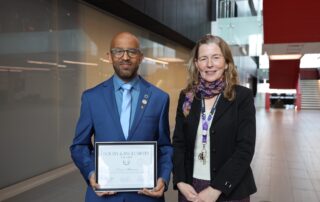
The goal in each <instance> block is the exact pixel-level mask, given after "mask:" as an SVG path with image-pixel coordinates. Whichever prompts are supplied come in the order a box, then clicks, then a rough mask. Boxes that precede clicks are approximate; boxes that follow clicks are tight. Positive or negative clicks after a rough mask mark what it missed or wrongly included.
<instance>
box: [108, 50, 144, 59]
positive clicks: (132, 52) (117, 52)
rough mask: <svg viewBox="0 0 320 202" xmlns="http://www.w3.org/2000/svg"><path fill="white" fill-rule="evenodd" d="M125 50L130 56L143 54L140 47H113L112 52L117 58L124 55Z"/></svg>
mask: <svg viewBox="0 0 320 202" xmlns="http://www.w3.org/2000/svg"><path fill="white" fill-rule="evenodd" d="M124 52H127V55H128V56H129V57H130V58H134V57H137V56H138V55H140V54H141V51H140V50H139V49H138V48H129V49H122V48H113V49H111V54H112V55H113V56H114V57H116V58H121V57H123V55H124Z"/></svg>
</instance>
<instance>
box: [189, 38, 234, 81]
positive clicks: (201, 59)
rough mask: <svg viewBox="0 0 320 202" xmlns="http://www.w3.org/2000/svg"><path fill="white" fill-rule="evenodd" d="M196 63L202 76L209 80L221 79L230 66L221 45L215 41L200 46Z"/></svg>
mask: <svg viewBox="0 0 320 202" xmlns="http://www.w3.org/2000/svg"><path fill="white" fill-rule="evenodd" d="M195 65H196V67H197V68H198V70H199V72H200V75H201V77H202V78H203V79H204V80H206V81H208V82H213V81H216V80H219V79H220V78H221V77H222V75H223V72H224V71H225V69H227V67H228V66H227V64H226V62H225V59H224V57H223V55H222V52H221V49H220V47H219V46H218V45H216V44H214V43H210V44H202V45H201V46H200V47H199V51H198V58H197V59H196V61H195Z"/></svg>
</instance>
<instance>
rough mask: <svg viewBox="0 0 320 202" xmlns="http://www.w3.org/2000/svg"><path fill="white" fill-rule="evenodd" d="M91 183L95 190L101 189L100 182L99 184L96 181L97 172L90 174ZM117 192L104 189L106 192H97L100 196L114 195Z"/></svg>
mask: <svg viewBox="0 0 320 202" xmlns="http://www.w3.org/2000/svg"><path fill="white" fill-rule="evenodd" d="M89 181H90V185H91V187H92V189H93V190H96V189H99V184H97V182H96V174H95V173H93V174H92V175H91V176H90V179H89ZM116 193H117V192H114V191H104V192H96V194H97V195H98V196H105V195H114V194H116Z"/></svg>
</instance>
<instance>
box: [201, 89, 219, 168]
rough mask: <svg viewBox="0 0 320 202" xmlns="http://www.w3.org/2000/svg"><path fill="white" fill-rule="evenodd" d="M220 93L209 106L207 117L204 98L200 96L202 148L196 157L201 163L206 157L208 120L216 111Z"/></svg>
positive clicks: (204, 161) (204, 162)
mask: <svg viewBox="0 0 320 202" xmlns="http://www.w3.org/2000/svg"><path fill="white" fill-rule="evenodd" d="M220 95H221V94H219V95H218V97H217V98H216V100H215V101H214V104H213V106H212V108H211V111H210V114H209V115H208V117H206V107H205V102H204V98H203V97H202V98H201V101H202V102H201V103H202V105H201V120H202V140H201V142H202V149H201V152H200V153H199V155H198V159H199V160H200V161H202V163H203V165H205V164H206V157H207V149H206V144H207V137H208V129H209V122H210V121H211V120H212V118H213V116H214V113H215V112H216V106H217V103H218V100H219V98H220Z"/></svg>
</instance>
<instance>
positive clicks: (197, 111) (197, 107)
mask: <svg viewBox="0 0 320 202" xmlns="http://www.w3.org/2000/svg"><path fill="white" fill-rule="evenodd" d="M200 116H201V99H200V98H199V96H196V97H194V98H193V102H192V104H191V109H190V113H189V116H188V117H187V121H189V122H191V123H190V125H192V127H191V130H192V131H191V132H190V134H192V137H191V140H192V141H194V142H195V141H196V136H197V131H198V124H199V121H200ZM194 123H198V124H194Z"/></svg>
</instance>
